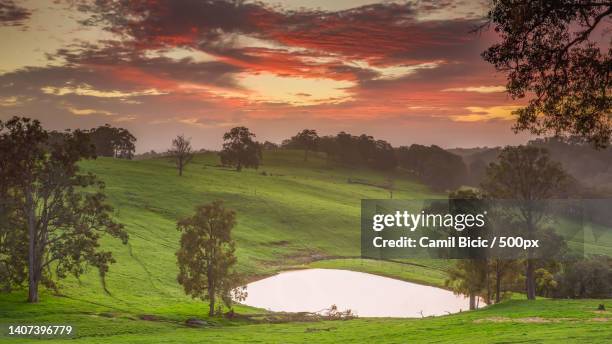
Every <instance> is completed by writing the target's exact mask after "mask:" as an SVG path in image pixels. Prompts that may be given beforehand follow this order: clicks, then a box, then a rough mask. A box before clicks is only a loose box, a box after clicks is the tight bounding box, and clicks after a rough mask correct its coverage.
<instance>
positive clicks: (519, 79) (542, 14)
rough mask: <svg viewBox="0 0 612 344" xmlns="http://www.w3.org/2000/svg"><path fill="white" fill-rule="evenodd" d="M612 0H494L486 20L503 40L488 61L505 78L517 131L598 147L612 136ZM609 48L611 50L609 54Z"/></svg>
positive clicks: (486, 56) (490, 51)
mask: <svg viewBox="0 0 612 344" xmlns="http://www.w3.org/2000/svg"><path fill="white" fill-rule="evenodd" d="M611 16H612V3H611V2H610V1H584V0H562V1H532V0H519V1H515V0H495V1H492V7H491V9H490V11H489V13H488V19H489V21H488V23H487V24H489V25H492V26H493V28H494V29H495V31H496V32H497V33H499V35H500V36H501V42H499V43H496V44H494V45H492V46H491V47H490V48H489V49H488V50H486V51H485V52H484V53H483V57H484V59H485V60H486V61H487V62H489V63H491V64H493V65H494V66H495V68H496V69H497V70H498V71H502V72H504V73H505V74H506V75H507V77H508V83H507V85H506V88H507V91H508V93H509V94H510V95H511V96H512V97H513V98H523V97H525V96H526V95H530V96H531V95H533V97H532V98H531V99H530V100H529V102H528V104H527V106H525V107H523V108H521V109H519V110H517V111H515V114H516V115H518V119H517V122H516V124H515V126H514V129H515V130H516V131H520V130H530V131H531V132H533V133H536V134H543V133H545V132H550V131H552V132H553V133H555V134H565V133H568V134H570V135H572V134H573V135H578V136H581V137H584V138H586V139H587V140H588V141H590V142H591V143H593V144H595V145H596V146H598V147H605V146H607V145H608V144H609V142H610V135H611V133H612V117H610V114H611V113H612V77H611V75H610V71H612V46H611V45H610V36H609V35H610V33H611V31H610V28H609V27H606V25H609V21H610V18H611ZM606 50H607V51H606Z"/></svg>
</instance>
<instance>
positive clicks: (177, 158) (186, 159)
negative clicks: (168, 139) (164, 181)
mask: <svg viewBox="0 0 612 344" xmlns="http://www.w3.org/2000/svg"><path fill="white" fill-rule="evenodd" d="M168 155H169V156H171V157H172V160H174V163H175V164H176V168H177V170H178V173H179V176H182V175H183V170H184V169H185V166H187V164H189V163H190V162H191V159H193V152H192V149H191V140H190V139H187V138H185V136H184V135H179V136H177V137H176V138H175V139H173V140H172V148H171V149H170V150H169V151H168Z"/></svg>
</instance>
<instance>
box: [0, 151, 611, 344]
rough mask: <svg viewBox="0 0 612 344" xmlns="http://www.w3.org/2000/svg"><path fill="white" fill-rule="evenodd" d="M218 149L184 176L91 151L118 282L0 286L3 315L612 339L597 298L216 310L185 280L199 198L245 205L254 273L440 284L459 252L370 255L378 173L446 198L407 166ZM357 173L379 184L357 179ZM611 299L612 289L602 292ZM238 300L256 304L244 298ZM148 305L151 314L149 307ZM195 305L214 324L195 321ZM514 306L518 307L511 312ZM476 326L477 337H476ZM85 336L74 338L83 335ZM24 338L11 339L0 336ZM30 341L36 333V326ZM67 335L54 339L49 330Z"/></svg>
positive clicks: (86, 331)
mask: <svg viewBox="0 0 612 344" xmlns="http://www.w3.org/2000/svg"><path fill="white" fill-rule="evenodd" d="M217 164H218V161H217V157H216V155H215V154H214V153H206V154H201V155H198V156H197V157H196V158H195V159H194V161H193V163H192V164H191V165H189V166H188V167H187V170H186V172H185V174H184V176H183V177H179V176H178V175H177V172H176V169H175V168H174V166H173V164H172V163H171V162H169V161H168V160H167V159H153V160H141V161H125V160H114V159H106V158H101V159H98V160H96V161H88V162H84V163H82V168H83V170H84V171H88V172H93V173H95V174H96V175H98V176H99V177H100V178H101V179H102V180H104V181H105V182H106V193H107V194H108V196H109V200H110V202H111V203H112V204H113V205H114V207H115V216H116V218H117V219H118V220H119V221H120V222H121V223H123V224H125V226H126V230H127V231H128V232H129V234H130V242H129V245H127V246H124V245H122V244H121V243H119V242H118V241H115V240H104V242H103V245H104V247H105V248H109V249H110V250H112V251H113V254H114V256H115V258H116V260H117V263H116V264H114V265H112V266H111V270H110V273H109V274H108V276H107V288H108V290H109V291H110V295H109V294H106V293H104V291H103V288H102V286H101V283H100V281H99V278H98V277H97V273H96V272H95V271H91V272H89V273H88V274H86V275H85V276H83V277H82V278H81V280H79V281H76V280H74V279H68V280H65V281H63V282H62V287H63V288H62V290H61V292H62V295H61V296H57V295H52V294H51V293H50V292H44V293H43V294H42V295H41V299H42V302H41V303H40V304H37V305H29V304H27V303H25V302H24V301H23V300H25V294H24V293H23V292H15V293H12V294H8V295H7V294H0V324H2V325H3V326H6V325H7V324H24V323H36V324H41V323H46V324H50V323H54V324H57V323H69V324H73V325H74V326H76V328H77V339H79V340H80V341H82V342H92V343H97V342H100V343H108V342H118V343H156V342H164V343H190V342H241V341H245V342H262V343H267V342H284V343H290V342H303V341H311V342H330V343H332V342H339V341H349V342H355V341H376V342H406V341H438V342H457V343H462V342H466V343H467V342H473V341H474V340H476V341H499V342H525V341H529V340H536V341H550V342H553V341H556V342H559V341H560V340H564V339H565V340H575V341H583V342H584V341H586V342H605V340H607V339H608V338H610V337H612V324H611V323H610V320H611V319H612V315H611V314H610V312H607V313H594V312H593V311H594V310H595V308H596V306H597V304H598V303H600V301H589V300H586V301H550V300H538V301H536V302H531V303H529V302H526V301H517V300H513V301H509V302H506V303H503V304H501V305H496V306H493V307H489V308H487V309H485V310H480V311H477V312H469V313H463V314H458V315H452V316H445V317H438V318H427V319H412V320H410V319H356V320H349V321H333V322H329V321H324V322H296V323H281V324H270V323H265V324H259V323H254V322H253V321H250V320H248V321H247V320H234V321H229V320H224V319H218V318H212V319H209V318H208V317H207V316H206V312H207V308H206V305H205V304H203V303H202V302H200V301H194V300H191V299H190V298H188V297H186V296H185V295H184V294H183V292H182V289H181V287H180V286H179V285H178V284H177V283H176V273H177V267H176V260H175V256H174V253H175V251H176V249H177V247H178V238H179V233H178V232H177V230H176V228H175V226H176V221H177V219H179V218H181V217H183V216H186V215H188V214H190V213H191V212H192V209H193V207H194V206H195V205H197V204H202V203H207V202H210V201H213V200H216V199H222V200H224V201H225V203H226V206H227V207H229V208H231V209H234V210H235V211H236V213H237V220H238V225H237V227H236V228H235V231H234V236H235V238H236V240H237V246H238V250H237V254H238V259H239V267H238V268H239V270H240V271H241V272H243V273H245V274H246V275H248V276H249V278H251V279H255V278H258V277H262V276H265V275H270V274H273V273H275V272H277V271H280V270H284V269H291V268H303V267H323V268H340V269H351V270H357V271H364V272H371V273H376V274H380V275H385V276H391V277H396V278H401V279H405V280H409V281H415V282H419V283H423V284H428V285H434V286H441V285H443V281H444V277H445V275H444V269H445V267H446V266H448V264H450V262H448V261H443V260H438V261H431V260H422V261H410V262H402V263H393V262H377V261H376V262H375V261H366V260H361V259H358V258H356V257H358V256H359V253H360V252H359V247H360V240H359V235H360V226H359V214H360V200H361V199H363V198H388V197H389V192H388V190H385V189H384V188H381V187H377V186H376V185H383V184H386V183H387V182H388V180H389V179H391V180H393V183H394V185H395V190H394V192H393V197H394V198H398V199H410V198H413V199H418V198H427V197H430V198H436V197H443V196H442V195H436V194H434V193H432V192H431V191H429V190H428V189H427V188H426V187H424V186H422V185H421V184H419V183H417V182H415V181H414V180H413V179H412V178H411V177H410V176H409V175H406V174H402V173H401V172H394V173H393V174H387V175H385V174H382V173H380V172H375V171H371V170H366V169H354V168H343V167H339V166H330V165H328V164H327V162H326V161H325V159H324V158H323V157H322V156H316V155H314V154H313V155H312V156H311V158H310V161H309V162H304V161H303V155H302V153H301V152H295V151H278V152H266V154H265V156H264V165H263V166H261V167H260V169H259V170H244V171H243V172H240V173H238V172H235V171H233V170H230V169H226V168H222V167H218V166H217ZM349 178H350V179H353V180H355V179H359V180H363V181H367V182H368V183H369V184H371V185H364V184H356V183H349V182H348V180H349ZM606 302H607V303H609V304H610V306H608V307H612V300H608V301H606ZM236 310H237V312H238V313H243V314H247V313H251V314H254V313H261V312H262V311H261V310H257V309H253V308H250V307H245V306H238V307H237V308H236ZM143 315H147V317H146V318H147V319H153V321H149V320H142V318H143ZM189 317H197V318H201V319H207V320H208V321H209V322H210V326H207V327H206V328H200V329H191V328H186V327H185V326H184V325H183V323H184V321H185V319H187V318H189ZM513 319H514V320H513ZM470 339H472V340H470ZM79 340H77V342H78V341H79ZM3 341H7V342H11V343H12V342H15V343H17V342H21V341H27V340H25V339H23V340H22V339H14V338H10V339H7V338H3V337H1V336H0V342H3ZM30 341H32V339H30ZM55 341H60V340H58V339H53V340H48V341H45V342H48V343H52V342H55Z"/></svg>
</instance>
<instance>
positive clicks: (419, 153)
mask: <svg viewBox="0 0 612 344" xmlns="http://www.w3.org/2000/svg"><path fill="white" fill-rule="evenodd" d="M397 157H398V163H399V165H400V166H401V167H403V168H406V169H408V170H410V171H412V172H413V173H414V174H415V175H416V176H417V177H418V178H419V179H420V180H421V181H423V182H424V183H425V184H427V185H429V186H431V187H432V188H433V189H435V190H440V191H443V190H453V189H456V188H458V187H460V186H461V185H462V184H463V183H464V182H465V181H466V180H467V167H466V166H465V163H464V162H463V159H462V158H461V157H460V156H458V155H456V154H453V153H451V152H448V151H446V150H444V149H442V148H440V147H438V146H435V145H433V146H430V147H428V146H423V145H417V144H413V145H411V146H410V147H399V148H398V149H397Z"/></svg>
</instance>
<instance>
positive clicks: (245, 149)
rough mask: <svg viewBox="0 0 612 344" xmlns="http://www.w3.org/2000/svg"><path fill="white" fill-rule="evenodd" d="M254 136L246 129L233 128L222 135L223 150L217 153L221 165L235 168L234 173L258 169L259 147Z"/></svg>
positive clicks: (259, 160) (260, 155) (259, 159)
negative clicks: (247, 169) (245, 169)
mask: <svg viewBox="0 0 612 344" xmlns="http://www.w3.org/2000/svg"><path fill="white" fill-rule="evenodd" d="M254 137H255V134H253V133H251V132H250V131H249V129H248V128H246V127H235V128H232V130H230V131H229V132H227V133H225V134H224V135H223V141H224V142H223V150H222V151H221V152H219V157H220V158H221V163H222V164H223V165H227V166H236V171H239V172H240V171H242V168H243V167H247V168H248V167H253V168H258V167H259V163H260V162H261V159H262V154H261V145H260V144H259V143H258V142H255V141H254V140H253V138H254Z"/></svg>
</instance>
